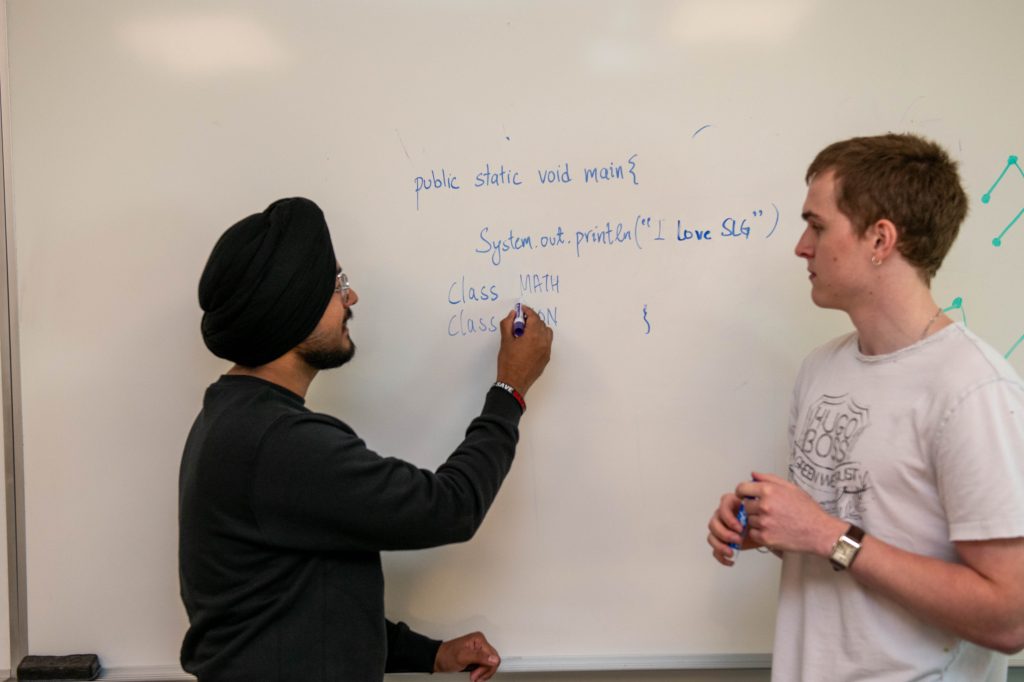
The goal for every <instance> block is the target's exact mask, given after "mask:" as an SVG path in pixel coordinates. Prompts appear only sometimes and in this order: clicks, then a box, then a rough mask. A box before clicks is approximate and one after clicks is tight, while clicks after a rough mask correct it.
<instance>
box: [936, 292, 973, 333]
mask: <svg viewBox="0 0 1024 682" xmlns="http://www.w3.org/2000/svg"><path fill="white" fill-rule="evenodd" d="M951 310H959V311H960V314H961V315H962V316H963V318H964V326H965V327H966V326H967V311H966V310H964V299H963V298H961V297H960V296H957V297H956V298H954V299H953V302H952V303H950V304H949V307H948V308H943V309H942V312H944V313H948V312H949V311H951Z"/></svg>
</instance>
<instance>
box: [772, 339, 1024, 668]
mask: <svg viewBox="0 0 1024 682" xmlns="http://www.w3.org/2000/svg"><path fill="white" fill-rule="evenodd" d="M790 419H791V421H790V436H791V439H790V440H791V444H792V454H791V458H790V471H789V476H790V480H792V481H793V482H794V483H796V484H797V485H799V486H800V487H801V488H803V489H804V490H805V491H807V492H808V493H809V494H810V495H811V496H812V497H813V498H814V499H815V500H817V501H818V502H819V503H820V504H821V506H822V507H823V508H824V509H825V510H826V511H828V512H829V513H830V514H833V515H835V516H838V517H840V518H842V519H845V520H847V521H850V522H851V523H855V524H857V525H858V526H860V527H861V528H863V529H864V530H865V531H866V532H867V533H868V534H870V535H874V536H876V537H878V538H879V539H881V540H884V541H885V542H888V543H890V544H892V545H894V546H896V547H899V548H902V549H905V550H907V551H910V552H915V553H917V554H923V555H926V556H930V557H936V558H939V559H943V560H945V561H949V562H957V561H958V558H957V554H956V550H955V548H954V546H953V541H961V540H989V539H995V538H1010V537H1021V536H1024V383H1022V382H1021V379H1020V377H1019V376H1017V374H1016V373H1015V372H1014V370H1013V368H1012V367H1011V366H1010V364H1009V363H1008V362H1007V361H1006V360H1005V359H1004V358H1002V357H1001V356H1000V355H999V354H998V353H997V352H995V351H994V350H993V349H992V348H990V347H989V346H988V345H987V344H985V343H984V342H983V341H981V340H980V339H978V338H977V337H976V336H975V335H974V334H973V333H971V332H970V331H969V330H968V329H966V328H965V327H963V326H962V325H959V324H955V325H950V326H948V327H946V328H945V329H942V330H941V331H939V332H938V333H936V334H933V335H932V336H930V337H928V338H927V339H925V340H923V341H921V342H919V343H916V344H914V345H912V346H909V347H907V348H904V349H902V350H899V351H897V352H895V353H891V354H888V355H880V356H866V355H863V354H862V353H861V352H860V351H859V350H858V346H857V335H856V334H850V335H848V336H844V337H840V338H838V339H835V340H834V341H832V342H830V343H828V344H826V345H824V346H822V347H821V348H819V349H817V350H816V351H814V352H813V353H812V354H811V355H810V356H809V357H808V358H807V359H806V360H805V361H804V364H803V366H802V367H801V369H800V373H799V375H798V377H797V382H796V387H795V389H794V394H793V408H792V413H791V417H790ZM935 598H936V599H942V595H941V594H936V595H935ZM1006 675H1007V659H1006V656H1004V655H1001V654H999V653H997V652H995V651H991V650H989V649H984V648H982V647H979V646H977V645H974V644H971V643H970V642H966V641H964V640H961V639H959V638H957V637H955V636H954V635H952V634H949V633H947V632H944V631H942V630H939V629H937V628H935V627H933V626H931V625H929V624H928V623H925V622H923V621H921V620H919V619H918V618H917V617H915V616H914V615H912V614H911V613H909V612H908V611H907V610H905V609H904V608H903V607H901V606H899V605H897V604H896V603H895V602H893V601H890V600H889V599H886V598H884V597H881V596H878V595H876V594H873V593H872V592H870V591H869V590H867V589H865V588H864V587H862V586H861V585H860V584H859V583H857V582H856V581H855V580H854V579H853V578H852V577H851V576H850V575H849V573H848V572H845V571H844V572H836V571H833V570H832V566H831V564H830V563H829V562H828V561H827V560H826V559H822V558H820V557H814V556H810V555H805V554H795V553H789V554H786V555H785V557H784V559H783V567H782V579H781V586H780V593H779V609H778V615H777V618H776V634H775V647H774V655H773V663H772V680H775V681H778V682H795V681H803V682H816V681H818V680H822V681H824V680H827V681H828V682H842V681H843V680H851V681H852V680H872V681H873V682H884V681H892V682H897V681H898V682H908V681H909V680H953V681H956V682H961V681H962V682H984V681H987V680H988V681H994V680H1005V679H1006Z"/></svg>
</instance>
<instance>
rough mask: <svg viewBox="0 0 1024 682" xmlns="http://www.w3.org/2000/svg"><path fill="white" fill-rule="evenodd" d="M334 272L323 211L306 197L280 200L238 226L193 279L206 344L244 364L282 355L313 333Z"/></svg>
mask: <svg viewBox="0 0 1024 682" xmlns="http://www.w3.org/2000/svg"><path fill="white" fill-rule="evenodd" d="M337 268H338V264H337V261H336V260H335V258H334V248H333V247H332V246H331V234H330V232H329V231H328V229H327V221H325V220H324V214H323V211H321V210H320V207H319V206H317V205H316V204H315V203H313V202H312V201H310V200H309V199H301V198H295V199H280V200H279V201H275V202H274V203H272V204H271V205H270V206H268V207H267V210H265V211H263V213H256V214H254V215H251V216H249V217H248V218H243V219H242V220H240V221H238V222H237V223H235V224H234V225H232V226H231V227H230V228H228V230H227V232H225V233H224V234H223V235H222V236H221V238H220V239H219V240H218V241H217V244H216V246H214V247H213V252H212V253H211V254H210V259H209V260H208V261H207V262H206V268H205V269H204V270H203V276H202V278H200V280H199V306H200V307H201V308H202V309H203V323H202V330H203V341H205V342H206V347H207V348H209V349H210V350H211V351H212V352H213V354H214V355H216V356H218V357H222V358H225V359H227V360H231V361H232V362H234V363H237V364H239V365H243V366H245V367H258V366H259V365H263V364H266V363H268V362H270V361H271V360H275V359H277V358H279V357H281V356H282V355H284V354H285V353H287V352H288V351H289V350H291V349H292V348H294V347H295V346H297V345H299V343H301V342H302V341H303V340H304V339H305V338H306V337H307V336H309V334H310V333H311V332H312V331H313V329H315V328H316V325H317V323H318V322H319V321H320V318H321V317H322V316H323V314H324V311H325V310H326V309H327V305H328V303H330V301H331V296H332V295H333V292H334V284H335V281H336V280H335V278H336V276H337V272H338V269H337Z"/></svg>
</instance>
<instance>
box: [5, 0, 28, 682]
mask: <svg viewBox="0 0 1024 682" xmlns="http://www.w3.org/2000/svg"><path fill="white" fill-rule="evenodd" d="M0 26H3V31H0V140H2V145H3V155H2V158H0V176H2V177H3V192H2V195H0V201H2V202H3V203H2V205H3V210H2V211H0V221H2V224H0V372H2V374H3V387H2V390H3V396H2V400H0V405H2V410H3V417H2V418H3V425H4V439H3V458H4V486H5V491H6V503H7V504H6V509H5V510H4V512H5V513H4V517H5V521H6V524H7V590H8V599H9V601H8V604H9V606H8V609H9V612H10V613H9V618H10V642H9V644H10V656H11V668H10V670H8V671H6V676H5V677H6V679H12V678H13V671H14V670H15V669H17V661H20V660H21V659H22V657H24V656H25V655H26V654H27V653H28V625H27V623H26V615H27V614H28V605H27V603H26V600H25V593H26V590H25V521H24V520H25V513H24V512H25V504H24V484H23V481H22V476H21V471H22V451H23V450H22V445H23V444H22V433H21V374H20V372H19V364H18V357H19V355H18V289H17V270H16V268H15V258H14V252H15V250H14V243H13V242H14V234H13V230H12V229H9V228H10V226H12V225H13V224H14V208H13V206H12V205H11V202H10V197H12V196H13V187H12V178H11V158H12V157H11V153H12V152H11V126H10V123H11V108H10V104H11V103H10V92H11V80H10V69H9V68H8V67H9V64H8V53H7V50H8V38H7V26H8V24H7V3H6V2H5V3H3V4H0Z"/></svg>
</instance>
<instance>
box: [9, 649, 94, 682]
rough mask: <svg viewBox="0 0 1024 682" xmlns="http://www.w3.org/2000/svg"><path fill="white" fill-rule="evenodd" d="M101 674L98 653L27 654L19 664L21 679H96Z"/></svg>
mask: <svg viewBox="0 0 1024 682" xmlns="http://www.w3.org/2000/svg"><path fill="white" fill-rule="evenodd" d="M99 676H100V659H99V658H97V656H96V654H71V655H70V656H26V657H25V658H23V659H21V663H19V664H18V679H19V680H54V681H55V680H95V679H96V678H97V677H99Z"/></svg>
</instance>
